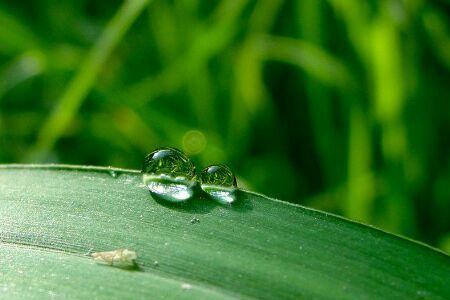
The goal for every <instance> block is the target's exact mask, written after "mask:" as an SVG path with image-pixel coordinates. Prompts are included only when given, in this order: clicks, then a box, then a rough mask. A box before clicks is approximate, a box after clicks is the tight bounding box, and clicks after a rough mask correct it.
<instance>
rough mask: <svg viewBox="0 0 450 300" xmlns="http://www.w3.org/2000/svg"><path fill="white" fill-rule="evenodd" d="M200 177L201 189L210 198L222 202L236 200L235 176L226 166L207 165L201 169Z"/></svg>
mask: <svg viewBox="0 0 450 300" xmlns="http://www.w3.org/2000/svg"><path fill="white" fill-rule="evenodd" d="M200 179H201V188H202V190H203V191H204V192H206V193H207V194H208V195H209V196H210V197H211V198H212V199H214V200H216V201H218V202H220V203H222V204H231V203H233V202H234V201H236V188H237V184H236V177H234V175H233V172H231V170H230V169H229V168H228V167H227V166H224V165H213V166H209V167H207V168H205V169H204V170H203V171H202V173H201V175H200Z"/></svg>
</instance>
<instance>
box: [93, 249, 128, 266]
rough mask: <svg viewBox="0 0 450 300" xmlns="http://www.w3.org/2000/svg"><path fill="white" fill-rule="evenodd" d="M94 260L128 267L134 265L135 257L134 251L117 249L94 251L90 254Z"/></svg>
mask: <svg viewBox="0 0 450 300" xmlns="http://www.w3.org/2000/svg"><path fill="white" fill-rule="evenodd" d="M91 256H92V258H93V259H94V261H95V262H97V263H101V264H107V265H109V266H114V267H119V268H129V267H134V266H135V260H136V258H137V254H136V252H134V251H133V250H129V249H117V250H112V251H105V252H94V253H92V254H91Z"/></svg>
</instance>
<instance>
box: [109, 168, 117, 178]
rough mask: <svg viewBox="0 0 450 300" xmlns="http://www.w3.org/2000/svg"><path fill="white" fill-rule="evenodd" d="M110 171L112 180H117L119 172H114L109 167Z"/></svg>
mask: <svg viewBox="0 0 450 300" xmlns="http://www.w3.org/2000/svg"><path fill="white" fill-rule="evenodd" d="M108 169H109V170H108V172H109V175H111V177H112V178H117V172H116V171H114V170H113V169H112V168H111V167H108Z"/></svg>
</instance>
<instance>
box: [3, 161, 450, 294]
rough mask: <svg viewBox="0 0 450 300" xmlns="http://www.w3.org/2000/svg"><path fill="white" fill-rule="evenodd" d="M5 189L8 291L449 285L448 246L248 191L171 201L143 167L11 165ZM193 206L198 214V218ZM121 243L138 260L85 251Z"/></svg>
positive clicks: (391, 290)
mask: <svg viewBox="0 0 450 300" xmlns="http://www.w3.org/2000/svg"><path fill="white" fill-rule="evenodd" d="M111 171H114V172H115V174H116V176H111ZM0 199H2V200H1V201H0V223H1V224H2V226H1V227H0V254H1V255H0V262H1V264H2V266H3V267H2V280H1V282H0V289H1V290H2V297H4V298H24V297H26V298H28V299H40V298H46V297H49V295H53V296H56V297H58V298H61V297H68V296H70V297H72V298H80V299H81V298H97V299H123V298H135V299H136V298H152V299H162V298H172V299H173V298H190V299H199V298H207V299H221V298H239V299H246V298H257V299H386V298H392V299H418V298H427V299H448V297H449V295H450V284H449V278H450V277H449V275H450V258H449V257H448V256H447V255H446V254H444V253H442V252H439V251H436V250H434V249H432V248H430V247H428V246H425V245H422V244H419V243H416V242H412V241H410V240H406V239H404V238H400V237H398V236H394V235H391V234H387V233H385V232H383V231H380V230H377V229H374V228H371V227H367V226H364V225H361V224H359V223H355V222H351V221H348V220H346V219H343V218H340V217H336V216H333V215H330V214H326V213H323V212H319V211H315V210H311V209H307V208H304V207H301V206H296V205H292V204H288V203H285V202H282V201H278V200H273V199H269V198H266V197H264V196H261V195H257V194H254V193H250V192H245V191H242V192H240V194H239V202H238V205H236V206H233V207H224V206H220V205H217V204H215V203H213V202H210V201H207V200H206V199H200V198H196V199H194V200H193V201H192V202H191V203H189V204H187V205H185V206H180V207H177V206H166V205H162V204H160V203H157V202H155V201H154V200H153V199H151V197H150V195H149V192H148V191H147V190H146V189H145V187H143V186H142V184H141V177H140V173H139V172H137V171H132V170H120V169H111V168H101V167H77V166H32V165H29V166H23V165H22V166H20V165H16V166H14V165H10V166H7V165H6V166H1V167H0ZM194 217H196V218H198V219H199V220H200V222H199V223H195V224H192V223H191V222H190V220H191V219H192V218H194ZM117 248H130V249H132V250H134V251H136V252H137V254H138V259H137V263H138V265H139V267H140V270H136V271H127V270H122V269H118V268H114V267H108V266H103V265H97V264H95V263H94V262H93V261H92V259H91V258H90V257H89V255H86V253H89V252H92V251H107V250H112V249H117ZM155 261H158V264H157V265H155V263H154V262H155ZM186 284H188V285H186ZM183 287H184V288H183ZM189 287H190V288H189Z"/></svg>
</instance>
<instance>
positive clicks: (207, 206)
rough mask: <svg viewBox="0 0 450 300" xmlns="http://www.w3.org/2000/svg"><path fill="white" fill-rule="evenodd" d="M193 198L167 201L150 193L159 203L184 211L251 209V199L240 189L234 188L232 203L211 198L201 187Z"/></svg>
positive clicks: (199, 212)
mask: <svg viewBox="0 0 450 300" xmlns="http://www.w3.org/2000/svg"><path fill="white" fill-rule="evenodd" d="M194 195H195V196H194V199H190V200H187V201H186V202H180V203H176V202H168V201H166V200H164V199H160V198H159V197H155V196H154V195H151V196H152V198H153V199H154V200H155V201H156V202H157V203H158V204H160V205H162V206H164V207H167V208H170V209H173V210H176V211H179V212H186V213H195V214H206V213H208V212H210V211H211V210H213V209H214V208H216V207H222V208H227V209H230V210H232V211H236V212H239V213H245V212H249V211H251V210H253V204H252V201H251V200H250V199H249V198H248V196H247V194H246V193H245V192H243V191H241V190H236V200H235V202H233V203H232V204H221V203H219V202H217V201H216V200H214V199H212V198H211V197H210V196H209V195H208V194H207V193H205V192H204V191H203V190H201V189H197V190H196V191H195V193H194Z"/></svg>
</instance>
